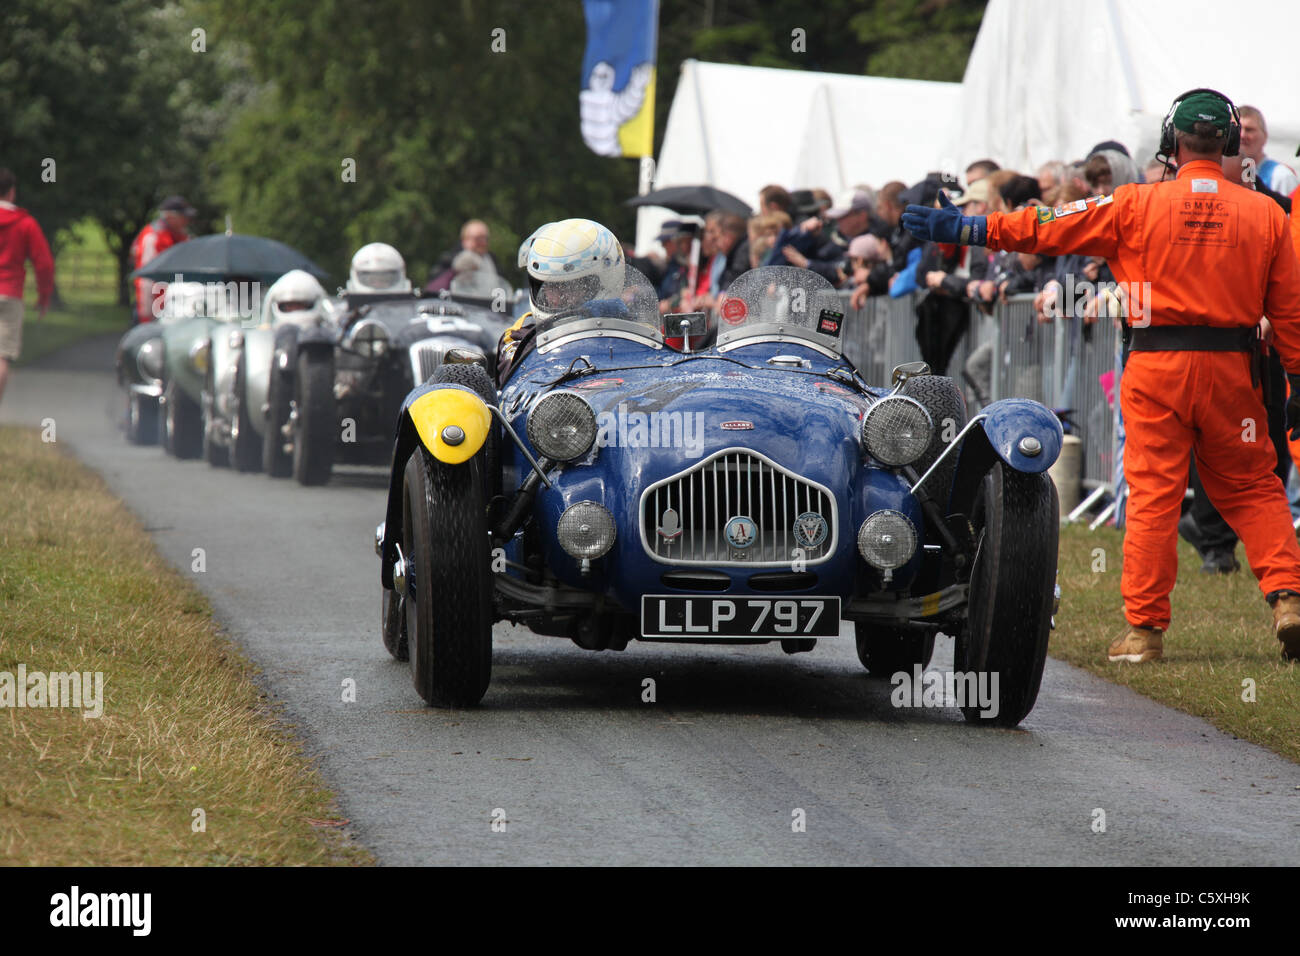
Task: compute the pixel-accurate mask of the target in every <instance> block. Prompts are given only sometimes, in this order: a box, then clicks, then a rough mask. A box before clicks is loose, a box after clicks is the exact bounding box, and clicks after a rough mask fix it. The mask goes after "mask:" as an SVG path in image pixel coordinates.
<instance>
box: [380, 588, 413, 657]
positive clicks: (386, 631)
mask: <svg viewBox="0 0 1300 956" xmlns="http://www.w3.org/2000/svg"><path fill="white" fill-rule="evenodd" d="M379 630H380V633H381V634H382V635H383V639H384V647H385V649H387V651H388V653H390V654H392V655H393V659H394V660H399V661H407V660H410V659H411V654H410V651H409V650H408V649H407V643H406V602H405V600H404V599H403V595H401V594H398V593H397V592H396V591H390V590H388V588H384V593H383V600H382V602H381V603H380V608H379Z"/></svg>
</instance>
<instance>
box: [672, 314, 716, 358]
mask: <svg viewBox="0 0 1300 956" xmlns="http://www.w3.org/2000/svg"><path fill="white" fill-rule="evenodd" d="M708 331H709V317H708V316H707V315H705V314H704V313H703V312H669V313H668V314H667V315H665V316H664V336H665V337H668V338H677V337H678V336H680V337H681V339H682V344H683V348H684V349H685V351H687V352H689V351H690V350H691V336H701V335H707V334H708Z"/></svg>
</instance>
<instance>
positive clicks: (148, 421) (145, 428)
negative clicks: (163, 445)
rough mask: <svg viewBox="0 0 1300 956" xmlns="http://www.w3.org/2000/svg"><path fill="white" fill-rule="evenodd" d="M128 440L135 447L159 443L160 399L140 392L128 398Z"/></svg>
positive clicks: (128, 394) (132, 393)
mask: <svg viewBox="0 0 1300 956" xmlns="http://www.w3.org/2000/svg"><path fill="white" fill-rule="evenodd" d="M126 440H127V441H129V442H130V443H131V444H133V445H153V444H156V443H157V441H158V399H156V398H154V397H152V396H150V395H141V394H140V393H139V392H128V393H127V396H126Z"/></svg>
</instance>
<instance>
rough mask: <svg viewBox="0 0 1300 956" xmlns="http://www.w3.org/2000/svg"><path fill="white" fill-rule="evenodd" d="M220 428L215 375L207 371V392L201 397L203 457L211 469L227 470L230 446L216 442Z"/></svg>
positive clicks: (210, 370) (211, 371)
mask: <svg viewBox="0 0 1300 956" xmlns="http://www.w3.org/2000/svg"><path fill="white" fill-rule="evenodd" d="M220 427H221V426H220V425H218V423H217V383H216V373H215V372H214V371H213V370H212V369H209V370H208V385H207V391H206V392H205V393H204V396H203V457H204V459H205V460H206V461H207V463H208V464H209V465H211V466H212V467H213V468H229V467H230V446H229V445H223V444H221V443H220V442H219V441H217V430H218V429H219V428H220ZM225 427H227V428H228V427H229V426H228V425H226V426H225Z"/></svg>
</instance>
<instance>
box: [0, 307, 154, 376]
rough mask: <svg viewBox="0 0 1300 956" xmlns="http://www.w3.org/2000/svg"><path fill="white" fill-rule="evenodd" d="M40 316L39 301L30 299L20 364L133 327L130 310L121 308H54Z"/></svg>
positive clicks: (24, 323) (26, 363)
mask: <svg viewBox="0 0 1300 956" xmlns="http://www.w3.org/2000/svg"><path fill="white" fill-rule="evenodd" d="M38 315H39V313H38V312H37V311H36V300H35V299H31V300H29V301H28V303H27V309H26V315H25V316H24V318H23V353H22V357H21V358H20V359H19V360H18V363H17V364H18V365H30V364H31V363H32V362H35V361H36V360H37V359H40V358H44V357H45V356H46V355H49V354H50V353H51V352H57V351H58V350H59V349H61V348H63V347H64V346H67V345H71V344H72V343H73V342H77V341H80V340H81V339H84V338H89V337H90V336H92V335H103V334H106V333H109V332H115V333H117V334H118V335H121V334H122V333H123V332H125V331H126V330H127V328H128V327H129V326H130V318H129V316H128V315H127V310H126V309H125V308H123V307H122V306H120V305H103V304H85V305H68V306H66V307H64V308H62V309H51V310H50V311H49V312H47V313H45V318H43V319H39V318H37V316H38Z"/></svg>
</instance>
